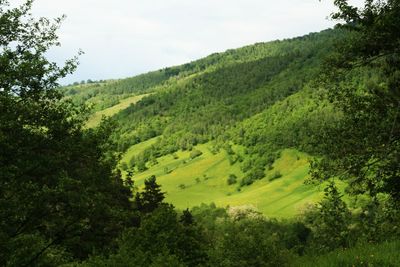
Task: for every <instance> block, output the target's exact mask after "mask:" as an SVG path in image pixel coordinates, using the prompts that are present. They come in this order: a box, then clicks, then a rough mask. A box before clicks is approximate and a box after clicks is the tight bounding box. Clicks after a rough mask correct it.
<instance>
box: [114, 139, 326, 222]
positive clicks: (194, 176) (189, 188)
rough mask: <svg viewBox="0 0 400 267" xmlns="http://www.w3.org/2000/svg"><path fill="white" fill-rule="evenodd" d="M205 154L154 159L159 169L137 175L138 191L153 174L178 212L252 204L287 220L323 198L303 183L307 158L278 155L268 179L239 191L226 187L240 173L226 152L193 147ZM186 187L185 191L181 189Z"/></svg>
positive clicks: (290, 153)
mask: <svg viewBox="0 0 400 267" xmlns="http://www.w3.org/2000/svg"><path fill="white" fill-rule="evenodd" d="M153 142H155V138H154V139H151V140H149V141H147V142H145V143H141V144H138V145H135V146H133V147H131V149H130V150H128V152H127V153H126V154H125V156H124V157H123V159H122V161H125V162H128V161H129V159H130V157H132V155H133V151H136V152H135V153H138V152H139V151H141V150H142V149H144V148H145V147H148V146H149V145H151V143H153ZM196 149H198V150H200V151H202V152H203V155H201V156H200V157H198V158H195V159H193V160H190V156H189V155H190V152H188V151H184V152H183V151H180V152H177V153H176V154H177V156H178V157H179V158H178V159H174V157H173V156H172V155H167V156H164V157H161V158H159V159H158V164H156V165H154V166H152V167H149V169H148V170H147V171H145V172H143V173H139V174H136V175H135V176H134V180H135V182H136V184H137V185H138V186H141V185H142V184H143V181H144V179H146V178H148V177H149V176H151V175H156V176H157V180H158V182H159V183H160V184H161V185H162V189H163V190H164V191H165V192H167V195H166V200H167V201H168V202H171V203H172V204H174V205H175V206H176V207H177V208H179V209H185V208H188V207H192V206H196V205H199V204H201V203H211V202H214V203H216V204H217V205H219V206H227V205H230V206H238V205H244V204H252V205H254V206H255V207H257V208H258V209H259V210H260V211H261V212H263V213H264V214H265V215H267V216H271V217H291V216H293V215H295V214H296V213H297V212H298V211H299V209H301V207H302V206H303V205H304V204H306V203H307V202H313V201H315V200H317V199H320V197H321V191H320V190H318V188H315V187H311V186H307V185H304V184H303V181H304V179H305V178H306V176H307V173H308V161H307V159H308V156H307V155H306V154H304V153H301V152H298V151H297V150H294V149H286V150H284V151H282V157H281V158H280V159H278V160H277V161H276V162H275V164H274V169H273V170H270V171H267V172H266V175H267V176H266V178H264V179H262V180H259V181H257V182H255V183H254V184H253V185H251V186H246V187H242V189H241V191H240V192H239V191H238V190H237V187H238V184H235V185H230V186H229V185H228V184H227V182H226V181H227V178H228V175H229V174H231V173H232V174H235V175H236V176H237V177H238V178H239V179H238V180H240V179H241V178H242V177H243V173H242V172H241V170H240V166H239V164H234V165H230V164H229V161H228V158H227V155H226V152H225V151H221V152H219V153H217V154H215V155H214V154H212V153H211V152H210V145H209V144H203V145H199V146H197V147H196ZM275 171H280V172H281V173H282V175H283V176H282V177H281V178H279V179H277V180H274V181H272V182H269V181H268V177H269V176H271V175H272V173H274V172H275ZM182 185H184V188H182V187H183V186H182Z"/></svg>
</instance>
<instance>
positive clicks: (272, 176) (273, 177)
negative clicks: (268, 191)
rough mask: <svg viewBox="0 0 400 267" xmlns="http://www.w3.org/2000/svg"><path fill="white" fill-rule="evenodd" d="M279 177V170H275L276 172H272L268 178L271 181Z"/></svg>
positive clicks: (280, 175)
mask: <svg viewBox="0 0 400 267" xmlns="http://www.w3.org/2000/svg"><path fill="white" fill-rule="evenodd" d="M281 177H282V174H281V172H280V171H276V172H274V173H273V174H272V175H271V177H270V178H269V180H270V181H273V180H275V179H279V178H281Z"/></svg>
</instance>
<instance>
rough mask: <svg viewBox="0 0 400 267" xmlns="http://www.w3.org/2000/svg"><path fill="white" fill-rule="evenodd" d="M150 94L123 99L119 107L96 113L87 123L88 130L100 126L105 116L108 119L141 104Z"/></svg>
mask: <svg viewBox="0 0 400 267" xmlns="http://www.w3.org/2000/svg"><path fill="white" fill-rule="evenodd" d="M148 95H149V94H143V95H135V96H131V97H128V98H125V99H122V100H121V101H120V102H119V103H118V104H117V105H115V106H112V107H109V108H106V109H104V110H100V111H97V112H95V113H94V114H93V115H92V116H91V117H90V118H89V120H88V121H87V123H86V126H87V127H88V128H92V127H96V126H97V125H99V123H100V121H101V118H102V117H103V116H106V117H111V116H113V115H115V114H117V113H118V112H119V111H121V110H123V109H126V108H127V107H129V106H130V105H131V104H136V103H137V102H139V101H140V100H141V99H142V98H143V97H145V96H148Z"/></svg>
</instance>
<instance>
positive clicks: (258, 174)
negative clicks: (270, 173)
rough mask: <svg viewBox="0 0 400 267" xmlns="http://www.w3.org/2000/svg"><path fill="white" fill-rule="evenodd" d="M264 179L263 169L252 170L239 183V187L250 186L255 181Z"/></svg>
mask: <svg viewBox="0 0 400 267" xmlns="http://www.w3.org/2000/svg"><path fill="white" fill-rule="evenodd" d="M264 177H265V173H264V169H263V168H253V169H252V170H251V171H250V172H249V173H248V174H247V175H246V177H244V178H243V179H242V181H241V182H240V185H241V186H245V185H251V184H252V183H254V182H255V181H256V180H260V179H262V178H264Z"/></svg>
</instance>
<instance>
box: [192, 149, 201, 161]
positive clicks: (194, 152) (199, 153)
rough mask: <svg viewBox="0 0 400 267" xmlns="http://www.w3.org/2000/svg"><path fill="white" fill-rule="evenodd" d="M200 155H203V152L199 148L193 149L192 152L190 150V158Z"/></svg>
mask: <svg viewBox="0 0 400 267" xmlns="http://www.w3.org/2000/svg"><path fill="white" fill-rule="evenodd" d="M201 155H203V152H201V151H200V150H197V149H195V150H193V151H192V152H190V158H191V159H194V158H197V157H200V156H201Z"/></svg>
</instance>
